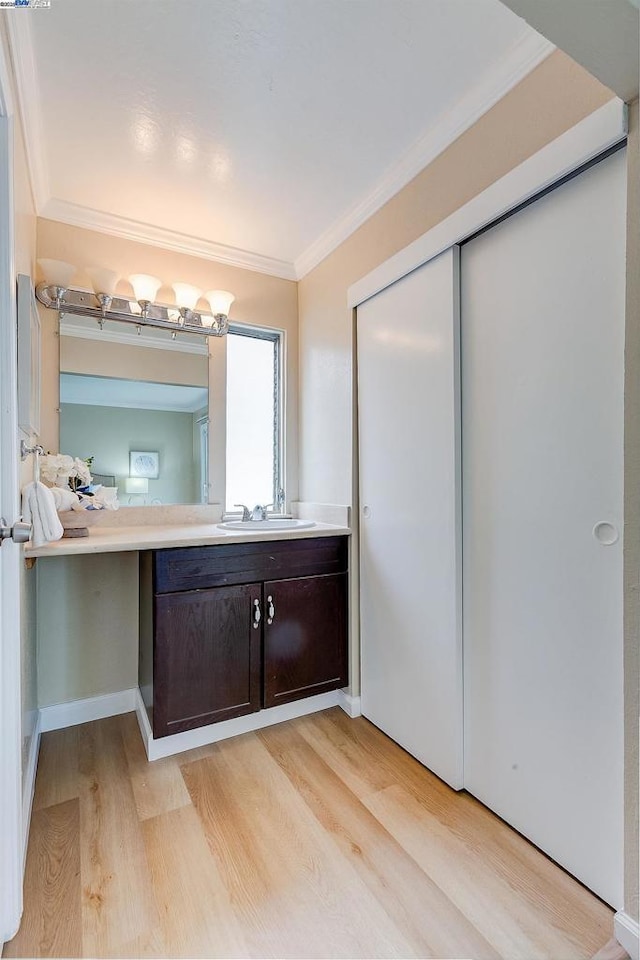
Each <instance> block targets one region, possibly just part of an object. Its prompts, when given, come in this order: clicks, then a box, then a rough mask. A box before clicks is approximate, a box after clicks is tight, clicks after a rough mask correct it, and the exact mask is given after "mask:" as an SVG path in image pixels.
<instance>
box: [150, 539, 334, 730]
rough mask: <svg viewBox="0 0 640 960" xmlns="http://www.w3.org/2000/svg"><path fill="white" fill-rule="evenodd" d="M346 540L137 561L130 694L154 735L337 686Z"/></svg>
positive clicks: (218, 548)
mask: <svg viewBox="0 0 640 960" xmlns="http://www.w3.org/2000/svg"><path fill="white" fill-rule="evenodd" d="M347 556H348V551H347V538H346V537H322V538H317V539H310V538H309V539H301V540H286V541H270V542H264V541H263V542H254V543H236V544H221V545H214V546H207V547H186V548H177V549H166V550H155V551H147V552H144V553H141V554H140V689H141V691H142V696H143V699H144V701H145V704H146V706H147V710H148V712H149V717H150V720H151V725H152V729H153V735H154V737H164V736H167V735H169V734H172V733H181V732H183V731H185V730H191V729H193V728H195V727H200V726H204V725H206V724H210V723H216V722H218V721H220V720H229V719H231V718H232V717H239V716H242V715H243V714H247V713H253V712H255V711H257V710H260V709H261V708H263V707H272V706H276V705H277V704H280V703H288V702H290V701H292V700H297V699H300V698H302V697H308V696H313V695H314V694H318V693H324V692H326V691H328V690H334V689H336V688H338V687H343V686H345V685H346V683H347V682H348V676H347V606H348V600H347Z"/></svg>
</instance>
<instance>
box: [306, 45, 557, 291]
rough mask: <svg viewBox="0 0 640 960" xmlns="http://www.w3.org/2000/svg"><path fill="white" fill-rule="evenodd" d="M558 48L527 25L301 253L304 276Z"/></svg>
mask: <svg viewBox="0 0 640 960" xmlns="http://www.w3.org/2000/svg"><path fill="white" fill-rule="evenodd" d="M555 49H556V48H555V46H554V45H553V44H552V43H549V41H548V40H545V38H544V37H541V36H540V34H537V33H535V32H533V31H531V30H530V29H529V28H527V32H526V33H525V34H524V35H523V36H522V37H521V38H520V39H519V40H517V41H515V43H514V44H512V46H511V48H510V49H509V50H508V51H507V53H506V54H505V55H504V56H503V57H502V58H501V59H500V60H499V61H498V62H497V63H495V64H493V65H492V66H491V67H490V68H489V69H488V70H487V71H486V72H485V74H484V75H483V76H482V77H481V78H480V79H479V81H478V82H477V83H476V84H474V85H473V87H472V88H471V89H470V90H469V91H468V93H466V94H465V95H464V96H463V97H462V98H461V99H460V100H458V101H457V102H456V103H455V104H454V105H453V106H452V107H451V108H450V109H449V110H447V111H446V112H445V113H443V114H442V115H441V116H440V117H439V118H438V120H437V121H436V122H435V123H434V124H433V125H432V126H431V128H430V129H429V130H428V131H427V132H426V134H424V136H422V137H421V138H420V139H419V140H417V141H416V143H414V145H413V146H412V147H411V148H410V149H409V150H408V151H407V153H405V155H404V156H403V157H402V158H401V159H400V160H399V161H398V162H397V163H395V164H394V165H393V166H392V167H390V168H389V169H388V170H387V172H386V173H385V174H384V176H383V177H382V179H381V180H380V181H379V182H378V184H377V185H376V187H375V188H374V189H373V190H372V191H371V193H369V194H368V196H366V197H364V198H363V199H362V200H360V201H359V202H358V203H356V204H354V205H353V206H352V207H351V208H350V209H349V210H348V211H347V212H346V213H345V214H344V215H343V216H342V217H340V218H339V219H338V220H336V221H335V223H333V224H332V226H330V227H329V228H328V230H325V231H324V232H323V233H322V234H320V236H319V237H318V239H317V240H315V241H314V242H313V243H312V244H311V246H310V247H308V248H307V249H306V250H305V251H304V253H302V254H301V255H300V256H299V257H297V259H296V260H295V270H296V276H297V278H298V280H301V279H302V278H303V277H305V276H306V275H307V274H308V273H309V272H310V271H311V270H313V268H314V267H316V266H317V265H318V264H319V263H320V262H321V261H322V260H324V259H325V257H327V256H328V255H329V254H330V253H332V252H333V250H335V249H336V247H338V246H340V244H341V243H343V242H344V241H345V240H346V239H347V238H348V237H350V236H351V234H352V233H354V232H355V231H356V230H357V229H358V227H360V226H361V225H362V224H363V223H364V222H365V221H366V220H368V219H369V217H371V216H372V215H373V214H374V213H376V212H377V211H378V210H379V209H380V208H381V207H382V206H384V204H385V203H387V201H389V200H390V199H391V198H392V197H393V196H395V194H396V193H398V191H399V190H401V189H402V188H403V187H405V186H406V185H407V184H408V183H409V182H410V181H411V180H413V178H414V177H415V176H417V175H418V174H419V173H420V172H421V171H422V170H424V168H425V167H427V166H428V165H429V164H430V163H431V162H432V161H433V160H435V158H436V157H437V156H438V155H439V154H441V153H442V152H443V151H444V150H446V148H447V147H449V146H450V145H451V144H452V143H453V142H454V140H457V139H458V137H460V136H461V135H462V134H463V133H464V132H465V131H466V130H468V129H469V127H471V126H473V124H474V123H475V122H476V121H477V120H479V119H480V117H481V116H482V115H483V114H485V113H486V112H487V111H488V110H490V109H491V107H493V106H494V105H495V104H496V103H497V102H498V101H499V100H500V99H501V98H502V97H504V96H505V94H507V93H508V92H509V91H510V90H511V89H513V87H515V86H516V84H518V83H519V82H520V81H521V80H522V79H524V77H526V76H527V74H529V73H531V71H532V70H533V69H534V68H535V67H537V66H538V65H539V64H540V63H542V61H543V60H545V59H546V58H547V57H548V56H549V54H551V53H553V51H554V50H555Z"/></svg>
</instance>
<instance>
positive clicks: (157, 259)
mask: <svg viewBox="0 0 640 960" xmlns="http://www.w3.org/2000/svg"><path fill="white" fill-rule="evenodd" d="M38 257H52V258H54V259H57V260H66V261H68V262H69V263H73V264H76V265H77V266H78V267H79V268H80V273H79V274H78V276H77V278H76V279H75V281H74V282H75V283H77V284H78V285H84V286H86V287H88V288H89V289H90V283H89V278H88V276H86V274H83V273H82V270H83V269H84V268H86V267H90V266H93V265H99V266H102V267H107V268H109V269H110V270H115V271H116V273H117V274H118V275H119V276H120V277H122V278H123V279H122V280H121V281H120V283H119V286H118V292H120V293H122V294H123V295H126V296H131V295H132V290H131V287H130V285H129V283H128V281H127V280H126V279H125V278H126V277H127V276H129V275H130V274H132V273H150V274H152V275H153V276H156V277H159V278H160V279H161V280H162V281H163V284H164V286H163V287H162V288H161V289H160V290H159V292H158V297H157V299H158V301H159V302H163V303H173V302H174V297H173V291H172V289H171V283H172V282H173V281H183V282H185V283H192V284H193V285H194V286H196V287H199V288H200V289H201V290H210V289H212V288H219V289H224V290H231V291H232V292H233V293H234V294H235V297H236V300H235V302H234V304H233V306H232V308H231V319H232V320H234V321H235V322H237V323H247V324H256V325H258V326H265V327H272V328H275V329H279V330H284V331H285V350H286V373H287V398H286V401H287V402H286V415H285V421H286V422H285V445H286V481H287V483H286V486H287V496H288V498H289V499H291V500H295V499H297V492H298V476H297V468H298V451H297V445H298V422H297V411H298V302H297V288H296V284H295V283H293V282H292V281H290V280H280V279H278V278H277V277H268V276H265V275H264V274H261V273H255V272H254V271H252V270H243V269H241V268H239V267H229V266H225V265H224V264H220V263H212V262H211V261H210V260H203V259H200V258H199V257H193V256H189V255H187V254H183V253H174V252H172V251H171V250H163V249H161V248H159V247H153V246H150V245H148V244H144V243H137V242H135V241H132V240H121V239H119V238H118V237H110V236H106V235H104V234H101V233H96V232H94V231H92V230H84V229H81V228H79V227H71V226H68V225H66V224H62V223H56V222H54V221H52V220H43V219H39V220H38ZM39 279H40V278H39ZM40 316H41V320H42V327H43V337H42V367H43V375H42V438H43V444H44V445H45V446H46V447H47V449H50V450H57V448H58V442H59V433H58V406H59V389H58V375H59V353H58V351H59V342H58V341H59V338H58V336H57V316H56V313H55V311H54V310H46V309H45V308H41V311H40ZM65 339H66V338H65ZM210 344H211V354H212V355H211V359H210V366H209V377H210V381H211V402H212V405H213V408H212V412H211V447H212V454H215V450H216V449H220V448H221V446H222V445H223V444H224V438H225V436H224V424H223V423H222V422H221V419H220V418H219V417H217V416H216V414H217V411H218V410H220V405H219V404H216V399H217V396H219V391H220V390H223V389H224V362H223V360H224V340H213V339H212V340H211V341H210ZM66 349H67V348H66V346H65V350H66ZM133 349H135V350H138V349H142V348H137V347H136V348H133ZM158 352H159V351H158ZM105 356H106V351H105ZM137 356H138V355H137V353H136V357H137ZM152 362H153V361H152ZM136 363H137V360H136ZM115 372H116V371H115V370H113V371H111V374H112V375H113V374H115ZM216 391H218V394H217V393H216ZM216 462H221V458H217V460H216V459H214V463H216ZM211 481H212V485H213V486H212V500H214V501H216V502H217V501H219V500H220V499H221V497H222V494H223V490H222V489H221V487H222V483H223V478H222V477H221V476H220V475H216V474H215V472H214V474H213V476H212V477H211Z"/></svg>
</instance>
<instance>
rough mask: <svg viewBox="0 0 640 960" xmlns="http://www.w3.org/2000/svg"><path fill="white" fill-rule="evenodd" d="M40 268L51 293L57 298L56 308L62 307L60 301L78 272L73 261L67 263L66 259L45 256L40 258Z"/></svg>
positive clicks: (54, 298) (53, 297)
mask: <svg viewBox="0 0 640 960" xmlns="http://www.w3.org/2000/svg"><path fill="white" fill-rule="evenodd" d="M38 263H39V264H40V269H41V270H42V273H43V274H44V280H45V283H46V284H47V287H48V289H49V295H50V296H51V297H52V299H53V300H55V305H56V310H59V309H60V302H61V300H62V298H63V297H64V295H65V293H66V292H67V289H68V287H69V285H70V284H71V281H72V280H73V278H74V277H75V275H76V273H77V272H78V270H77V268H76V267H74V265H73V264H72V263H65V261H64V260H50V259H48V258H44V259H42V260H38Z"/></svg>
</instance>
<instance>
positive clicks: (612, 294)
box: [461, 152, 626, 907]
mask: <svg viewBox="0 0 640 960" xmlns="http://www.w3.org/2000/svg"><path fill="white" fill-rule="evenodd" d="M625 172H626V171H625V154H624V152H619V153H617V154H615V155H614V156H612V157H610V158H608V159H606V160H604V161H602V162H601V163H599V164H598V165H597V166H595V167H592V168H591V169H590V170H588V171H586V172H585V173H583V174H581V175H580V176H579V177H577V178H575V179H574V180H572V181H570V182H568V183H566V184H564V185H563V186H562V187H560V188H558V189H557V190H555V191H554V192H552V193H550V194H549V195H547V196H546V197H543V198H542V199H540V200H538V201H537V202H535V203H534V204H532V205H531V206H530V207H528V208H526V209H524V210H523V211H521V212H520V213H518V214H516V215H514V216H513V217H511V218H510V219H508V220H507V221H505V222H504V223H502V224H500V225H498V226H497V227H494V228H493V229H491V230H490V231H488V232H487V233H485V234H483V235H482V236H480V237H478V238H477V239H476V240H473V241H471V242H470V243H469V244H467V245H465V246H464V248H463V250H462V260H461V271H462V320H461V323H462V446H463V464H464V468H463V504H464V529H463V556H464V570H463V576H464V677H465V777H464V782H465V787H466V788H467V789H468V790H470V791H471V792H472V793H474V794H475V795H476V796H477V797H479V798H480V799H481V800H483V801H484V802H485V803H486V804H487V805H488V806H490V807H491V808H492V809H493V810H495V811H496V812H497V813H499V814H500V815H501V816H502V817H504V818H505V819H506V820H507V821H508V822H509V823H511V824H513V826H515V827H516V828H517V829H518V830H520V831H521V832H522V833H524V834H525V836H527V837H529V838H530V839H531V840H532V841H533V842H534V843H536V844H537V845H538V846H540V847H541V848H542V849H543V850H545V851H546V852H547V853H549V854H550V856H552V857H553V858H554V859H555V860H557V861H558V862H559V863H561V864H562V865H563V866H565V867H566V868H567V869H568V870H569V871H570V872H571V873H573V874H574V875H575V876H577V877H578V878H579V879H580V880H582V881H583V882H584V883H585V884H586V885H587V886H589V887H590V888H591V889H592V890H594V891H595V892H596V893H598V894H599V895H600V896H601V897H603V898H604V899H605V900H606V901H608V902H609V903H611V904H613V905H614V906H616V907H621V906H622V854H623V834H622V829H623V820H622V816H623V710H622V679H623V678H622V520H623V518H622V493H623V489H622V483H623V472H622V466H623V459H622V458H623V354H624V292H625V203H626V195H625V183H626V180H625ZM602 522H606V523H607V524H611V525H612V526H611V528H609V527H604V528H597V527H596V525H597V524H599V523H602ZM612 529H614V530H615V533H614V535H613V537H610V536H609V534H611V532H612ZM598 535H599V536H600V538H601V539H602V540H608V539H613V538H614V537H615V536H616V535H617V540H616V542H615V543H610V544H607V545H605V544H604V543H603V542H601V540H600V539H598Z"/></svg>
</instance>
